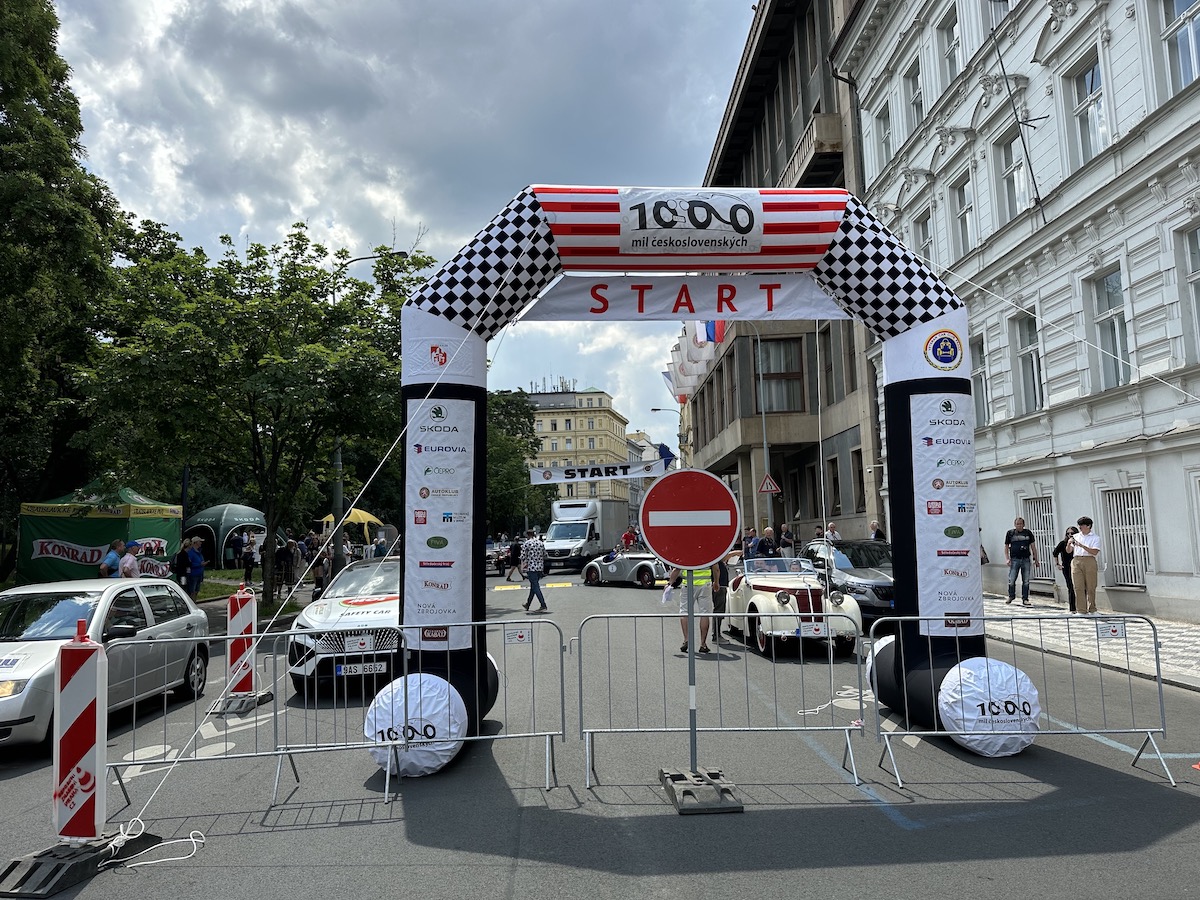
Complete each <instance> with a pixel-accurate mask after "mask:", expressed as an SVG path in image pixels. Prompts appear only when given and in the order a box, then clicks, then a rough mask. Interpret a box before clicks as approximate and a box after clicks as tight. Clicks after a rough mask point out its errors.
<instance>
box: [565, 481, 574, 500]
mask: <svg viewBox="0 0 1200 900" xmlns="http://www.w3.org/2000/svg"><path fill="white" fill-rule="evenodd" d="M563 487H565V488H566V489H567V496H568V497H574V496H575V485H574V484H571V483H567V484H565V485H563Z"/></svg>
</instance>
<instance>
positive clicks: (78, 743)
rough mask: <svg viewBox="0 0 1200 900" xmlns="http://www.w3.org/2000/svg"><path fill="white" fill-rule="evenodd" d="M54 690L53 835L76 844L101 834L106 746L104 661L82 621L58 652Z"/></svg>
mask: <svg viewBox="0 0 1200 900" xmlns="http://www.w3.org/2000/svg"><path fill="white" fill-rule="evenodd" d="M54 683H55V691H54V780H55V787H54V830H55V832H56V833H57V834H58V839H59V840H60V841H63V842H67V843H71V844H78V843H82V842H84V841H89V840H94V839H96V838H99V837H100V836H101V835H102V833H103V826H104V820H105V818H106V817H107V811H106V808H105V786H106V782H105V775H104V773H105V769H106V766H107V757H106V752H105V751H106V749H107V744H108V657H107V656H106V655H105V653H104V646H103V645H102V644H97V643H96V642H95V641H93V640H92V639H91V638H89V637H88V635H87V622H86V621H85V620H83V619H80V620H79V621H78V623H77V624H76V631H75V637H74V639H73V640H71V641H68V642H67V643H65V644H63V645H62V647H60V648H59V651H58V661H57V663H56V666H55V680H54Z"/></svg>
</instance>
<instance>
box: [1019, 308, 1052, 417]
mask: <svg viewBox="0 0 1200 900" xmlns="http://www.w3.org/2000/svg"><path fill="white" fill-rule="evenodd" d="M1014 325H1015V328H1016V333H1017V369H1018V371H1019V373H1020V379H1021V400H1022V402H1023V404H1024V409H1023V410H1022V412H1024V413H1027V414H1028V413H1032V412H1037V411H1038V410H1039V409H1041V408H1042V407H1043V406H1044V405H1045V402H1046V386H1045V382H1044V381H1043V380H1042V349H1041V347H1040V346H1039V344H1038V327H1037V319H1035V318H1034V317H1033V316H1028V315H1024V316H1020V317H1019V318H1018V319H1017V320H1016V321H1015V322H1014Z"/></svg>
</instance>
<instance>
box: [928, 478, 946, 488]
mask: <svg viewBox="0 0 1200 900" xmlns="http://www.w3.org/2000/svg"><path fill="white" fill-rule="evenodd" d="M929 483H930V484H931V485H932V486H933V489H934V490H935V491H940V490H941V489H942V488H944V487H945V486H946V482H945V481H943V480H942V479H940V478H935V479H933V481H931V482H929Z"/></svg>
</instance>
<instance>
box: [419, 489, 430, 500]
mask: <svg viewBox="0 0 1200 900" xmlns="http://www.w3.org/2000/svg"><path fill="white" fill-rule="evenodd" d="M417 493H418V494H420V495H421V499H422V500H428V499H429V488H427V487H423V488H421V489H420V490H419V491H417Z"/></svg>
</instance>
